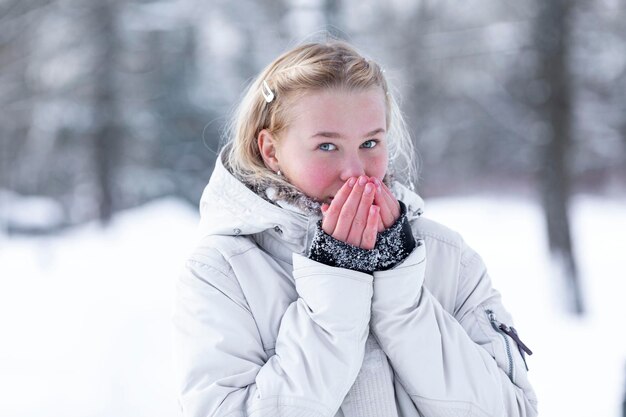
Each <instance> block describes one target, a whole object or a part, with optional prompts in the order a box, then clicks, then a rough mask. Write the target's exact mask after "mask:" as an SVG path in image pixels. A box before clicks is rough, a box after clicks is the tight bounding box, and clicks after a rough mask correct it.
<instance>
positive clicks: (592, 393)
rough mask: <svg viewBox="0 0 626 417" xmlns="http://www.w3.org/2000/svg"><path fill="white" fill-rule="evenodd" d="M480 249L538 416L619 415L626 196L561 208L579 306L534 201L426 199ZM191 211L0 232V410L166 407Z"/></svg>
mask: <svg viewBox="0 0 626 417" xmlns="http://www.w3.org/2000/svg"><path fill="white" fill-rule="evenodd" d="M426 215H427V216H429V217H431V218H433V219H435V220H438V221H440V222H442V223H444V224H446V225H448V226H449V227H451V228H453V229H456V230H458V231H460V232H461V233H462V234H463V236H464V237H465V239H466V241H467V242H468V243H469V244H470V245H471V246H473V247H474V248H475V249H476V250H477V251H478V252H479V253H480V254H481V255H482V256H483V258H484V260H485V262H486V263H487V266H488V267H489V270H490V274H491V276H492V279H493V281H494V284H495V285H496V287H497V288H498V289H499V290H500V291H501V292H502V294H503V298H504V302H505V304H506V305H507V307H508V308H509V310H511V312H512V313H513V316H514V317H515V319H516V327H517V328H518V330H519V331H520V335H521V337H522V339H523V340H524V341H525V342H526V344H528V345H529V346H530V347H531V349H533V350H534V352H535V354H534V355H533V356H532V357H530V358H529V367H530V376H531V381H532V382H533V384H534V386H535V389H536V391H537V393H538V396H539V399H540V415H541V416H546V417H548V416H550V417H557V416H568V417H591V416H593V417H604V416H606V417H620V416H621V414H620V410H621V401H622V397H623V394H624V391H623V390H624V387H625V386H626V381H625V376H626V332H625V331H624V330H626V328H625V326H624V319H625V318H626V300H624V298H625V297H626V281H625V280H624V278H626V274H625V273H624V269H623V268H624V265H625V264H624V261H623V260H624V259H625V258H624V255H620V254H621V253H623V251H624V248H625V247H626V245H625V243H626V239H625V238H624V236H626V199H621V200H615V199H613V200H605V199H598V198H593V197H584V196H583V197H578V198H576V199H575V200H574V204H573V211H572V218H573V224H574V237H575V239H576V244H577V245H576V252H577V254H578V257H579V263H580V265H579V267H580V270H581V273H582V278H583V285H584V291H585V296H586V300H585V301H586V304H587V307H588V310H589V314H588V315H587V316H586V317H585V318H583V319H575V318H571V317H568V316H567V315H565V314H563V313H562V308H561V306H560V305H559V302H558V299H559V294H560V293H562V290H560V289H559V285H558V283H557V282H555V281H556V280H555V278H554V276H553V274H551V272H550V271H551V269H550V261H549V258H548V257H547V254H546V247H545V244H544V239H543V234H542V233H543V221H542V218H541V215H540V212H539V210H538V208H537V206H536V205H535V204H534V203H533V202H530V201H527V200H517V199H511V198H507V197H502V196H497V197H494V196H480V197H472V198H462V199H461V198H459V199H438V200H431V201H427V203H426ZM196 222H197V217H196V213H195V211H194V210H192V209H190V208H188V207H187V206H186V205H184V204H183V203H179V202H178V201H173V200H162V201H159V202H155V203H153V204H150V205H148V206H145V207H143V208H141V209H136V210H132V211H129V212H126V213H123V214H121V215H119V216H118V217H116V218H115V219H114V221H113V223H112V225H111V227H110V228H108V229H105V230H103V229H101V228H100V227H98V226H97V225H95V224H94V225H87V226H84V227H81V228H77V229H75V230H72V231H68V232H66V233H63V234H62V235H59V236H55V237H50V238H11V239H9V238H7V237H6V236H2V235H0V329H1V336H0V416H3V417H4V416H6V417H35V416H36V417H55V416H59V417H85V416H91V417H137V416H150V417H161V416H163V417H165V416H167V417H171V416H177V415H180V412H179V410H178V405H177V402H176V398H175V387H174V384H173V380H172V365H171V342H170V321H169V319H170V311H171V305H172V295H173V286H174V281H175V279H176V276H177V274H178V271H179V270H180V268H181V265H182V264H183V262H184V258H185V256H186V254H187V253H188V252H189V251H190V250H191V248H192V246H193V242H194V238H195V234H194V232H195V225H196Z"/></svg>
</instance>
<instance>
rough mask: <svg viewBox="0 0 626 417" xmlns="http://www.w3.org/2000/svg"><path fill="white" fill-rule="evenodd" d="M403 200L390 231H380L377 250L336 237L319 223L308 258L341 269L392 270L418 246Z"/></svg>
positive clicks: (370, 271)
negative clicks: (398, 215) (351, 243)
mask: <svg viewBox="0 0 626 417" xmlns="http://www.w3.org/2000/svg"><path fill="white" fill-rule="evenodd" d="M399 203H400V217H398V220H396V222H395V223H394V224H393V225H392V226H391V227H390V228H389V229H387V230H385V231H383V232H382V233H379V234H378V236H377V238H376V245H375V247H374V249H371V250H367V249H362V248H359V247H357V246H352V245H350V244H349V243H345V242H342V241H340V240H337V239H335V238H334V237H332V236H331V235H329V234H327V233H326V232H324V230H323V229H322V222H321V221H319V222H318V223H317V231H316V232H315V236H313V242H312V243H311V250H310V252H309V258H310V259H313V260H314V261H317V262H321V263H323V264H326V265H329V266H334V267H338V268H346V269H351V270H353V271H359V272H365V273H367V274H371V273H372V272H374V271H383V270H386V269H391V268H393V267H394V266H396V265H397V264H399V263H400V262H402V261H403V260H404V259H405V258H406V257H407V256H409V254H410V253H411V252H412V251H413V249H414V248H415V238H414V237H413V233H412V231H411V226H410V225H409V221H408V220H407V217H406V206H405V205H404V203H402V202H401V201H399Z"/></svg>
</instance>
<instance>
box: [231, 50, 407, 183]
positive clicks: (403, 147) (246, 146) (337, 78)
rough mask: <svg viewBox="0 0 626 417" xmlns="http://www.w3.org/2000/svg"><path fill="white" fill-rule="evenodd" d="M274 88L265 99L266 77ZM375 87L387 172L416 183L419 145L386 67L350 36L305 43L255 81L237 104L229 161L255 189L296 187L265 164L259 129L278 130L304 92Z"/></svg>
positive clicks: (278, 59) (271, 87)
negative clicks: (381, 102) (381, 96)
mask: <svg viewBox="0 0 626 417" xmlns="http://www.w3.org/2000/svg"><path fill="white" fill-rule="evenodd" d="M264 82H266V83H267V85H268V86H269V88H270V89H271V90H272V92H273V94H274V99H273V100H272V101H271V102H269V103H268V102H266V100H265V98H264V95H263V93H262V91H263V83H264ZM373 87H380V88H382V90H383V92H384V93H385V102H386V103H385V104H386V117H387V120H386V123H387V126H386V130H387V142H388V150H389V162H390V163H389V166H388V172H387V174H388V176H389V175H392V176H394V177H395V178H394V179H396V180H399V181H400V182H403V183H404V184H405V185H408V186H409V187H411V188H413V182H414V181H415V180H416V179H417V166H416V164H415V163H414V156H415V154H414V149H413V143H412V141H411V137H410V135H409V132H408V129H407V126H406V123H405V121H404V118H403V116H402V113H401V111H400V108H399V106H398V104H397V102H396V99H395V98H394V95H393V94H392V92H390V91H389V88H388V84H387V80H386V79H385V75H384V71H383V70H382V68H381V67H380V66H379V65H378V64H377V63H375V62H373V61H371V60H368V59H366V58H364V57H363V56H362V55H360V54H359V53H358V52H357V51H356V50H355V49H354V48H353V47H352V46H351V45H349V44H347V43H346V42H342V41H337V40H332V41H327V42H315V43H306V44H303V45H300V46H298V47H296V48H294V49H292V50H290V51H288V52H286V53H284V54H282V55H281V56H279V57H278V58H277V59H276V60H275V61H274V62H272V63H271V64H269V65H268V66H267V67H266V68H265V69H264V70H263V71H262V72H261V73H260V74H259V75H258V76H257V77H256V79H254V80H253V81H252V83H251V84H250V86H249V87H248V89H247V90H246V92H245V95H244V96H243V99H242V100H241V102H240V104H239V106H238V107H237V109H236V110H235V113H234V117H233V119H232V122H231V125H230V127H229V130H228V131H227V132H228V133H227V136H226V143H225V146H224V152H223V153H224V156H223V162H224V164H225V166H227V167H228V169H229V170H230V171H231V172H232V173H233V175H235V176H236V177H237V178H239V179H240V180H241V181H243V182H244V183H245V184H247V185H248V186H250V187H252V188H253V189H255V190H259V189H264V188H266V187H267V186H268V185H269V184H277V185H279V186H281V187H283V188H287V189H290V188H291V189H294V190H295V187H293V186H292V185H291V184H289V183H287V182H286V181H285V179H284V177H282V176H280V175H277V174H276V173H274V172H272V171H271V170H270V169H269V168H267V167H266V166H265V163H264V161H263V157H262V156H261V152H260V151H259V148H258V144H257V137H258V135H259V132H261V130H263V129H267V130H268V131H270V132H271V133H272V134H274V135H278V134H279V133H280V132H281V131H283V130H284V129H285V128H286V127H287V126H288V124H289V109H290V108H291V107H292V103H293V102H294V101H297V100H298V98H300V97H302V96H303V95H304V94H307V93H310V92H312V91H320V90H325V89H335V88H343V89H346V90H348V91H355V90H356V91H360V90H366V89H369V88H373Z"/></svg>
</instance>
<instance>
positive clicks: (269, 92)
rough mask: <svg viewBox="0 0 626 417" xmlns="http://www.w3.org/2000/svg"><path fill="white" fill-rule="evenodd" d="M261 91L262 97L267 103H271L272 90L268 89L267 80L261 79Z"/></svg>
mask: <svg viewBox="0 0 626 417" xmlns="http://www.w3.org/2000/svg"><path fill="white" fill-rule="evenodd" d="M261 93H263V97H264V98H265V101H266V102H267V103H271V102H272V100H274V92H273V91H272V90H271V89H270V86H269V85H267V81H265V80H263V86H262V88H261Z"/></svg>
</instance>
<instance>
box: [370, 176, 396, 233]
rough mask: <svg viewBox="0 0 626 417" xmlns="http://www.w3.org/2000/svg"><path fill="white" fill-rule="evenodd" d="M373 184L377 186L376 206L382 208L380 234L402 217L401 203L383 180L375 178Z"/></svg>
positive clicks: (379, 225)
mask: <svg viewBox="0 0 626 417" xmlns="http://www.w3.org/2000/svg"><path fill="white" fill-rule="evenodd" d="M373 182H374V184H375V185H376V195H375V197H374V204H375V205H377V206H378V207H380V222H379V224H378V232H382V231H383V230H386V229H389V228H390V227H391V226H393V224H394V223H395V222H396V220H398V218H399V217H400V203H399V202H398V200H397V199H396V197H395V196H394V195H393V194H391V191H390V190H389V188H387V186H386V185H385V184H383V182H382V181H381V180H379V179H378V178H374V179H373Z"/></svg>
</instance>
